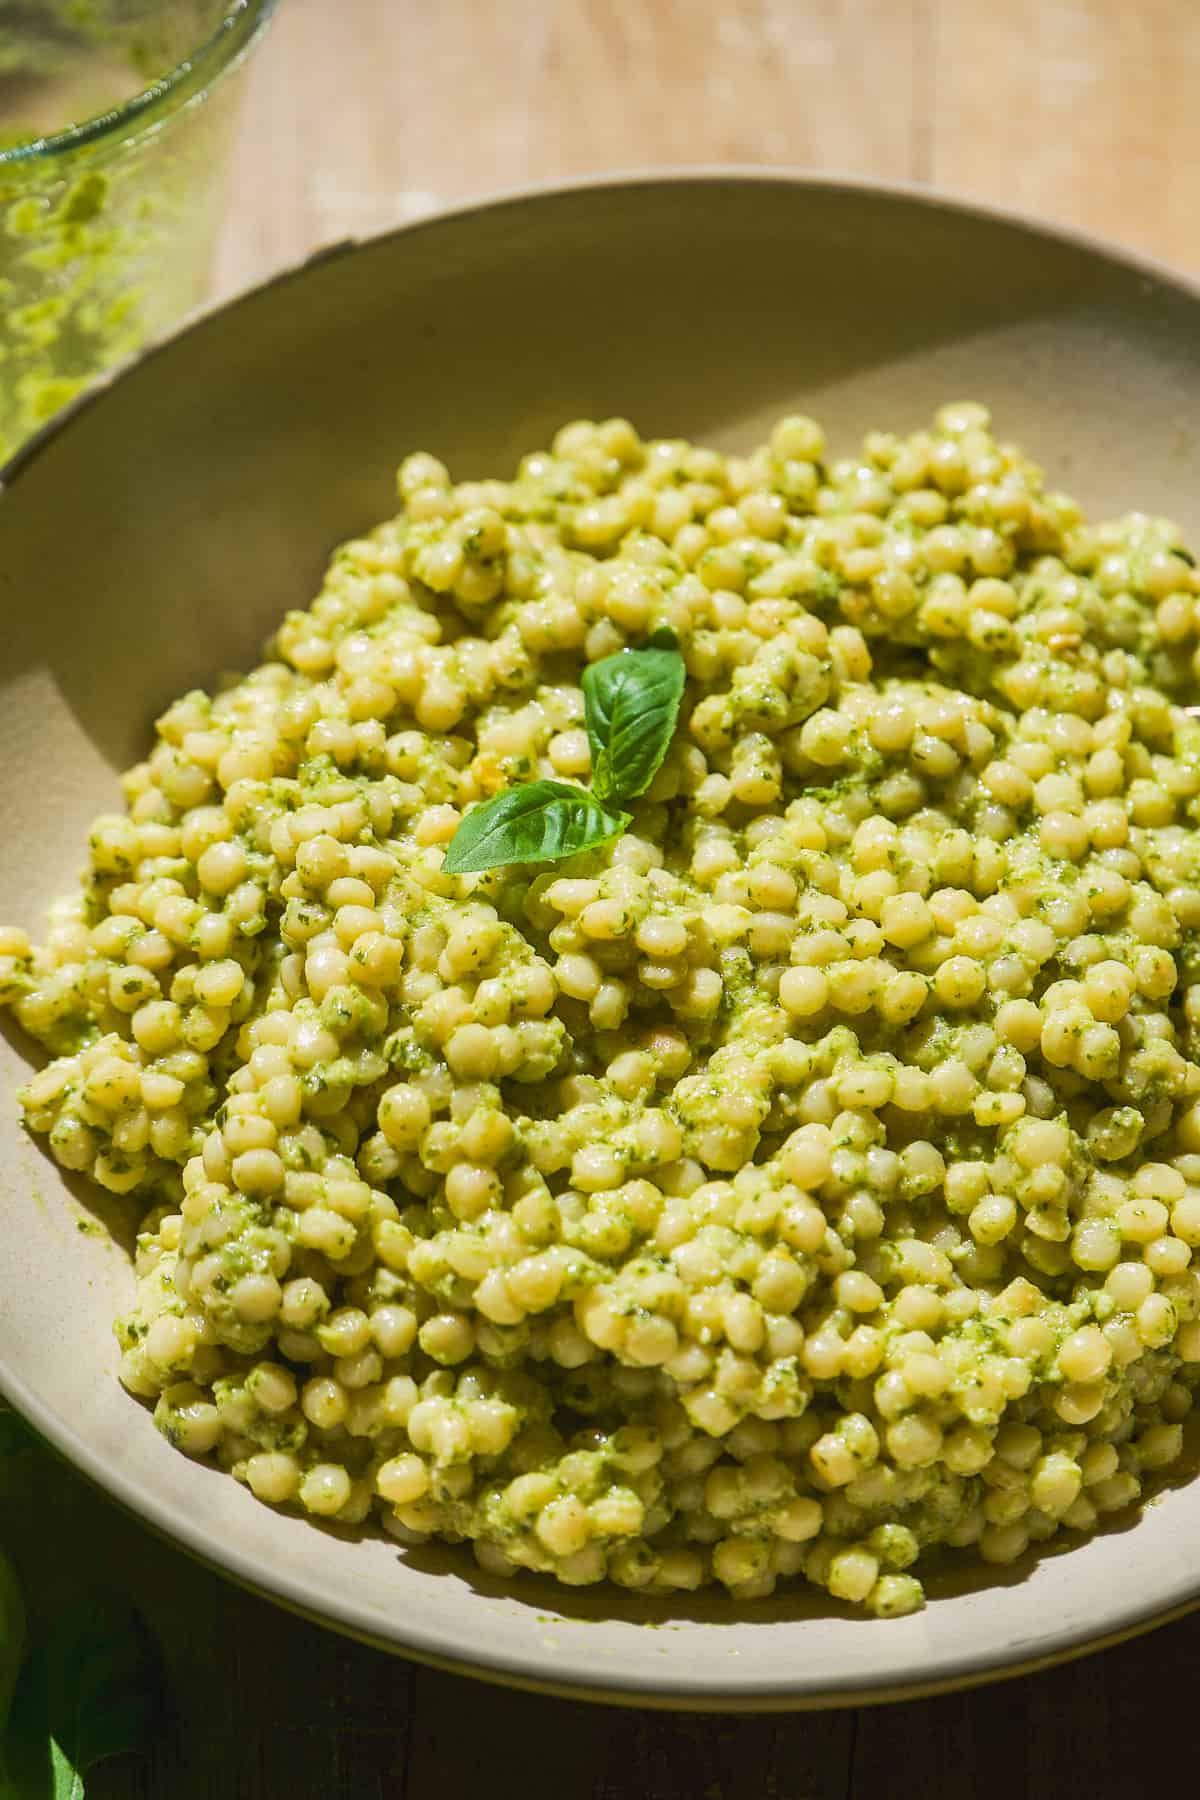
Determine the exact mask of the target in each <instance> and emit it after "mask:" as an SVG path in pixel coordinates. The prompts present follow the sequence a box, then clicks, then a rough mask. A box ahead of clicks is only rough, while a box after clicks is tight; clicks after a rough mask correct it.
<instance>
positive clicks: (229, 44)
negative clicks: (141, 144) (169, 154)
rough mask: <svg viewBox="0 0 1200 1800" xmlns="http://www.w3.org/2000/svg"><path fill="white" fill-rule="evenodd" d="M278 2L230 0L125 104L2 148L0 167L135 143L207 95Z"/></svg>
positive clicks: (234, 62) (35, 162)
mask: <svg viewBox="0 0 1200 1800" xmlns="http://www.w3.org/2000/svg"><path fill="white" fill-rule="evenodd" d="M275 5H276V0H231V3H227V5H226V8H225V11H224V12H223V13H222V15H221V18H220V19H219V21H218V22H217V25H216V27H215V29H214V30H213V31H212V32H211V33H210V35H209V36H208V37H207V38H206V39H205V40H204V41H203V42H202V43H200V44H198V45H197V47H196V48H195V50H192V51H190V52H189V54H188V55H187V56H185V57H184V58H183V60H182V61H181V62H178V63H176V64H175V66H174V68H172V69H168V70H167V72H166V74H165V75H160V76H159V78H158V79H157V81H152V82H151V83H150V85H149V86H148V87H144V88H142V89H140V90H139V91H138V92H137V93H136V94H134V95H132V96H131V97H130V98H129V99H128V100H125V101H122V103H121V105H120V106H114V107H110V108H109V109H108V110H107V111H106V112H100V113H95V114H94V115H93V116H92V117H91V118H89V119H83V120H81V121H80V122H79V123H78V124H74V125H67V126H64V127H63V129H62V130H61V131H54V132H47V133H46V135H45V136H44V137H38V138H33V139H31V140H30V141H29V142H28V143H25V144H15V145H13V146H12V147H11V148H10V149H8V150H0V171H3V170H5V169H6V168H19V167H21V166H22V165H30V166H36V165H37V164H39V163H47V162H53V161H54V160H55V159H56V158H58V157H61V156H66V155H67V154H69V153H70V152H71V151H74V150H80V149H84V148H86V147H91V146H93V145H103V144H105V143H106V142H108V141H109V140H112V141H113V142H114V143H118V144H128V143H131V142H133V141H135V140H136V139H137V138H139V137H141V136H142V135H143V133H144V132H146V131H149V130H152V129H154V127H155V126H156V125H158V124H159V123H161V122H163V119H161V118H160V111H161V110H162V109H164V108H166V109H168V110H166V112H165V117H168V118H169V117H173V116H174V115H175V114H176V113H177V112H179V111H181V110H182V109H183V108H184V107H185V106H187V105H188V104H189V103H190V102H191V101H193V100H195V99H197V98H200V99H203V98H204V97H205V96H206V95H207V94H208V93H209V92H210V91H211V90H212V88H213V87H214V86H215V85H216V83H217V82H218V81H219V80H220V79H221V77H222V76H223V75H226V74H227V73H228V72H229V71H230V70H231V69H232V68H234V67H235V66H236V64H237V63H238V62H240V60H241V58H242V56H243V55H244V54H245V53H246V51H247V50H249V48H250V46H251V45H252V44H253V43H254V42H255V40H256V39H257V37H258V36H259V33H260V32H261V31H263V30H264V28H265V27H266V24H267V21H268V20H269V19H270V17H271V14H272V12H273V11H274V10H275Z"/></svg>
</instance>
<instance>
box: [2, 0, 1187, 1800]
mask: <svg viewBox="0 0 1200 1800" xmlns="http://www.w3.org/2000/svg"><path fill="white" fill-rule="evenodd" d="M1198 77H1200V7H1197V5H1196V0H575V3H574V4H572V3H571V0H557V3H556V0H507V3H506V4H501V3H500V0H425V3H422V0H281V5H280V13H279V16H278V18H277V20H276V22H275V24H274V26H273V28H272V30H271V32H270V34H269V37H268V39H267V41H266V42H265V44H264V45H263V47H262V49H261V50H260V52H259V54H258V57H257V60H256V63H255V66H254V68H253V70H252V72H251V77H250V82H249V94H248V104H247V110H246V113H245V116H244V124H243V136H242V142H241V147H240V153H239V163H238V173H237V176H236V179H235V183H234V190H233V194H232V201H231V212H230V220H229V227H228V231H227V234H226V237H225V240H224V243H223V246H222V249H221V254H220V258H219V265H218V271H217V278H216V285H217V291H218V292H220V293H227V292H231V291H234V290H235V289H237V288H238V287H240V286H242V285H244V284H245V283H247V282H249V281H252V280H255V279H257V278H258V277H260V276H261V275H263V274H266V273H268V272H270V271H271V270H272V269H274V268H277V267H279V266H280V265H282V264H284V263H286V262H289V261H292V260H293V259H295V258H296V257H298V256H301V255H303V254H304V253H306V252H307V251H308V250H310V249H312V248H313V247H314V246H316V245H317V244H319V243H322V242H326V241H328V240H330V239H334V238H338V237H346V236H349V235H354V234H358V233H365V232H370V231H374V230H377V229H379V228H381V227H384V226H387V225H390V224H393V223H396V222H399V221H401V220H404V219H408V218H413V217H416V216H418V215H419V214H421V213H423V212H427V211H430V210H432V209H433V208H435V207H438V206H441V205H444V204H447V203H450V202H453V201H456V200H458V199H460V198H461V197H464V196H467V195H472V194H476V193H482V192H485V191H487V190H489V189H491V190H494V189H497V188H502V187H507V186H513V185H517V184H519V183H521V182H525V181H529V180H535V179H540V178H544V177H553V176H566V175H574V174H582V173H590V172H595V171H599V170H604V169H616V168H635V167H638V166H646V165H648V164H686V163H712V162H720V161H734V162H741V163H765V164H793V165H808V166H813V167H818V168H823V169H830V170H838V171H846V172H854V173H861V174H867V175H873V176H879V177H885V178H893V179H905V180H916V181H920V182H935V183H938V184H940V185H942V186H944V187H949V188H952V189H957V190H960V191H962V192H966V193H975V194H980V195H983V196H985V197H987V198H990V199H994V200H999V201H1002V202H1005V203H1009V204H1012V205H1016V206H1019V207H1023V208H1028V209H1031V210H1034V211H1036V212H1039V213H1042V214H1045V215H1047V216H1050V217H1053V218H1058V219H1063V220H1069V221H1072V222H1074V223H1077V224H1080V225H1083V226H1086V227H1089V228H1091V229H1094V230H1096V231H1099V232H1103V233H1107V234H1109V235H1111V236H1114V237H1118V238H1121V239H1124V240H1125V241H1126V242H1128V243H1130V244H1134V245H1137V246H1140V247H1141V248H1143V249H1146V250H1149V251H1151V252H1155V253H1158V254H1161V255H1163V256H1165V257H1168V258H1171V259H1173V260H1174V261H1175V262H1177V263H1179V264H1182V265H1184V266H1190V267H1193V268H1197V269H1200V105H1198V104H1197V102H1196V94H1197V92H1198V91H1200V82H1198ZM0 1541H3V1542H5V1543H6V1544H10V1543H11V1544H15V1546H16V1548H17V1552H18V1556H19V1559H20V1561H21V1562H22V1565H23V1567H24V1568H25V1571H26V1574H27V1577H28V1581H29V1586H30V1588H31V1590H33V1591H34V1592H35V1594H36V1596H37V1599H38V1602H39V1604H40V1605H42V1606H52V1605H53V1603H54V1600H55V1597H56V1595H58V1594H60V1593H63V1592H65V1591H66V1590H67V1589H69V1588H70V1587H71V1585H72V1584H74V1583H77V1582H79V1581H81V1580H83V1579H85V1578H86V1577H87V1576H89V1575H95V1574H96V1573H97V1572H99V1573H100V1574H101V1575H102V1576H104V1577H105V1578H106V1579H114V1578H115V1579H117V1580H118V1581H120V1582H122V1583H124V1584H126V1585H127V1586H128V1587H129V1589H130V1590H131V1592H132V1593H133V1595H134V1597H135V1598H136V1600H137V1603H138V1604H139V1605H140V1606H141V1607H142V1609H143V1611H144V1612H145V1614H146V1616H147V1618H148V1619H149V1621H150V1623H151V1625H152V1627H153V1629H154V1631H155V1633H156V1635H157V1636H158V1638H159V1639H160V1641H161V1643H162V1645H163V1647H164V1651H165V1654H166V1657H167V1660H168V1663H169V1665H170V1671H171V1679H170V1691H171V1696H172V1705H173V1717H172V1719H171V1721H170V1724H169V1727H168V1729H167V1730H166V1732H165V1733H164V1735H163V1738H162V1740H161V1742H160V1744H159V1746H158V1747H157V1749H156V1751H155V1753H154V1755H153V1757H152V1759H151V1760H150V1761H149V1762H145V1761H134V1760H132V1759H124V1760H122V1761H120V1762H114V1763H110V1764H108V1765H107V1766H106V1767H105V1768H104V1769H103V1770H102V1771H99V1772H98V1773H97V1776H96V1778H95V1780H94V1781H91V1782H89V1786H88V1793H89V1796H92V1797H93V1800H435V1797H436V1800H464V1797H465V1796H467V1795H472V1796H473V1795H475V1794H476V1793H478V1792H480V1791H482V1790H483V1789H486V1792H487V1794H488V1796H489V1800H510V1797H511V1800H517V1797H518V1796H519V1797H520V1800H733V1797H734V1796H737V1797H738V1800H742V1797H745V1800H847V1797H849V1800H876V1797H878V1800H883V1796H885V1795H887V1796H907V1795H914V1796H916V1795H919V1796H921V1797H922V1800H970V1797H973V1796H989V1795H991V1794H993V1793H996V1794H1000V1793H1003V1794H1005V1795H1006V1796H1007V1797H1009V1800H1050V1797H1051V1796H1054V1797H1055V1800H1070V1797H1072V1796H1075V1795H1083V1794H1085V1793H1086V1794H1087V1795H1089V1796H1090V1797H1092V1800H1095V1797H1102V1800H1108V1797H1109V1796H1112V1797H1116V1796H1122V1797H1123V1800H1124V1797H1136V1796H1140V1795H1142V1794H1148V1793H1149V1792H1150V1791H1151V1789H1152V1788H1154V1789H1157V1786H1158V1784H1159V1783H1160V1782H1161V1781H1162V1780H1163V1779H1164V1778H1169V1777H1170V1775H1171V1773H1172V1771H1173V1770H1174V1769H1177V1768H1178V1769H1182V1768H1184V1767H1185V1766H1186V1763H1185V1758H1186V1759H1187V1761H1189V1762H1190V1756H1191V1752H1192V1745H1191V1735H1190V1725H1191V1713H1190V1708H1191V1705H1192V1704H1193V1703H1194V1702H1193V1689H1194V1686H1195V1681H1196V1677H1197V1674H1200V1615H1197V1616H1196V1617H1195V1618H1194V1619H1193V1620H1191V1621H1185V1622H1183V1623H1180V1624H1176V1625H1173V1626H1170V1627H1167V1628H1166V1629H1164V1630H1162V1631H1160V1632H1158V1633H1156V1634H1154V1635H1152V1636H1151V1637H1149V1638H1146V1639H1143V1640H1141V1641H1140V1642H1137V1643H1134V1644H1130V1645H1126V1646H1124V1647H1121V1648H1118V1649H1115V1650H1111V1651H1109V1652H1107V1653H1106V1654H1104V1655H1102V1656H1097V1657H1094V1658H1091V1659H1089V1660H1087V1661H1084V1662H1081V1663H1075V1664H1073V1665H1070V1666H1068V1667H1066V1668H1063V1669H1060V1670H1057V1671H1053V1672H1050V1673H1046V1674H1042V1675H1039V1676H1036V1677H1031V1678H1029V1679H1024V1680H1020V1681H1017V1682H1013V1683H1006V1684H1002V1685H999V1686H995V1687H991V1688H988V1689H985V1690H980V1691H976V1692H974V1693H971V1694H967V1695H957V1696H949V1697H946V1698H942V1699H936V1700H930V1701H923V1702H917V1703H911V1704H907V1705H902V1706H896V1707H885V1708H878V1709H874V1710H867V1711H861V1712H858V1713H825V1714H819V1715H811V1714H810V1715H795V1716H792V1717H788V1718H764V1719H759V1720H754V1719H733V1718H721V1717H716V1716H713V1717H692V1718H675V1717H670V1716H665V1715H655V1714H652V1713H649V1712H637V1711H624V1712H614V1711H609V1710H607V1709H601V1708H592V1707H588V1706H584V1705H569V1704H566V1703H563V1702H557V1701H551V1700H541V1699H537V1698H531V1697H528V1696H524V1695H515V1694H508V1693H504V1692H501V1691H499V1690H496V1689H492V1688H489V1687H486V1686H484V1685H482V1684H480V1683H473V1682H467V1681H463V1680H457V1679H453V1678H450V1677H447V1676H443V1675H438V1674H433V1673H430V1672H428V1671H426V1670H422V1669H418V1668H416V1667H414V1666H412V1665H409V1664H406V1663H403V1662H400V1661H395V1660H390V1659H388V1658H386V1657H384V1656H382V1655H380V1654H378V1653H376V1652H374V1651H371V1650H366V1649H363V1648H361V1647H359V1646H357V1645H354V1644H350V1643H347V1642H344V1641H342V1640H340V1639H338V1638H336V1637H334V1636H332V1635H331V1634H327V1633H323V1632H321V1631H319V1630H317V1629H316V1628H315V1627H312V1626H310V1625H306V1624H302V1623H300V1622H298V1621H295V1620H292V1619H290V1618H288V1617H287V1616H286V1615H284V1614H283V1613H281V1612H278V1611H276V1610H274V1609H272V1608H271V1607H269V1606H267V1605H265V1604H264V1603H262V1602H260V1601H257V1600H254V1599H251V1598H249V1597H248V1596H245V1595H243V1594H241V1593H239V1592H238V1591H237V1590H236V1589H234V1588H233V1587H231V1586H228V1585H226V1584H224V1583H222V1582H221V1581H220V1580H218V1579H217V1578H216V1577H214V1576H211V1575H209V1574H207V1573H205V1572H204V1571H202V1570H201V1569H199V1568H197V1567H195V1566H193V1565H192V1564H190V1563H189V1562H187V1561H186V1560H185V1559H184V1558H183V1557H182V1556H181V1555H179V1554H178V1553H177V1552H176V1551H174V1550H172V1549H170V1548H168V1547H167V1546H165V1545H163V1544H160V1543H159V1542H157V1541H156V1540H154V1539H152V1538H150V1537H149V1536H147V1535H146V1534H145V1533H144V1532H143V1531H142V1530H141V1529H140V1528H139V1527H138V1526H137V1525H136V1524H134V1523H132V1522H131V1521H129V1520H127V1519H125V1518H124V1517H122V1516H121V1515H119V1514H118V1513H116V1512H115V1511H113V1510H112V1509H110V1508H108V1507H107V1506H106V1505H105V1504H104V1503H102V1502H100V1501H98V1500H95V1499H94V1498H92V1497H91V1496H90V1495H85V1494H84V1493H83V1491H82V1490H81V1488H80V1487H79V1485H78V1484H77V1483H76V1482H75V1480H74V1479H73V1478H72V1477H71V1476H69V1475H68V1474H66V1472H65V1471H61V1470H58V1469H57V1468H53V1467H51V1466H50V1465H48V1464H46V1463H44V1462H42V1461H40V1460H37V1461H32V1459H31V1462H30V1464H28V1465H27V1466H26V1468H25V1469H24V1470H23V1471H22V1472H21V1473H20V1475H19V1476H18V1475H14V1474H13V1473H12V1472H11V1471H10V1472H9V1473H8V1474H7V1475H6V1476H5V1478H4V1481H3V1484H2V1485H0ZM880 1629H882V1630H886V1629H887V1627H886V1625H883V1626H881V1627H880Z"/></svg>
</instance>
